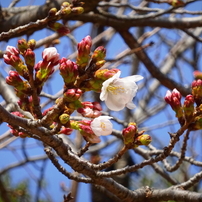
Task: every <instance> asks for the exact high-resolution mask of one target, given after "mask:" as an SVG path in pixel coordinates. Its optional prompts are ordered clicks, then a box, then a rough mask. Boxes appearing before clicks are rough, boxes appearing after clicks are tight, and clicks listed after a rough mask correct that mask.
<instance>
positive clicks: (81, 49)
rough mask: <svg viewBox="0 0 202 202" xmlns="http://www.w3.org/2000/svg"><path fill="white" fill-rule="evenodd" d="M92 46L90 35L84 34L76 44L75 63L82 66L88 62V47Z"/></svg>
mask: <svg viewBox="0 0 202 202" xmlns="http://www.w3.org/2000/svg"><path fill="white" fill-rule="evenodd" d="M91 46H92V40H91V37H90V36H86V37H85V38H84V39H82V41H81V42H80V43H78V45H77V49H78V56H77V60H76V63H77V65H78V66H79V68H81V69H82V68H84V67H86V65H87V64H88V61H89V59H90V57H89V55H90V49H91Z"/></svg>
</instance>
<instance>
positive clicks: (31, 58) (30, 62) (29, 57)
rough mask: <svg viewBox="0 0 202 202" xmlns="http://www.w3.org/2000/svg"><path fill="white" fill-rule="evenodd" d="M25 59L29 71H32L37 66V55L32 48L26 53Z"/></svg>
mask: <svg viewBox="0 0 202 202" xmlns="http://www.w3.org/2000/svg"><path fill="white" fill-rule="evenodd" d="M24 59H25V64H26V65H27V67H28V69H30V70H31V71H32V70H33V68H34V65H35V53H34V52H33V51H32V50H31V49H30V48H28V49H27V50H26V51H25V53H24Z"/></svg>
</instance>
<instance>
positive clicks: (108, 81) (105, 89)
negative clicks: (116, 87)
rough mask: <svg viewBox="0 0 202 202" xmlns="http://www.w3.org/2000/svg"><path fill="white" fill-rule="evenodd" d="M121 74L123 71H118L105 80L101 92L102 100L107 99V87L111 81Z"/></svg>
mask: <svg viewBox="0 0 202 202" xmlns="http://www.w3.org/2000/svg"><path fill="white" fill-rule="evenodd" d="M120 75H121V71H118V72H117V73H116V74H115V75H114V76H112V77H111V78H109V79H107V80H106V81H105V82H103V84H102V89H101V93H100V100H102V101H104V100H106V99H107V96H108V91H107V87H108V86H109V85H110V84H111V83H113V82H114V80H115V79H118V78H119V77H120Z"/></svg>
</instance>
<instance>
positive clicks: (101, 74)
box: [95, 69, 120, 81]
mask: <svg viewBox="0 0 202 202" xmlns="http://www.w3.org/2000/svg"><path fill="white" fill-rule="evenodd" d="M119 71H120V70H119V69H111V70H108V69H99V70H97V71H96V72H95V78H96V79H102V80H104V81H105V80H107V79H109V78H111V77H113V76H114V75H115V74H116V73H117V72H119Z"/></svg>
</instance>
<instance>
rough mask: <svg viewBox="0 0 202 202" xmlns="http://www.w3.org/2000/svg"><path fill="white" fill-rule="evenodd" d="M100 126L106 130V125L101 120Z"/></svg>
mask: <svg viewBox="0 0 202 202" xmlns="http://www.w3.org/2000/svg"><path fill="white" fill-rule="evenodd" d="M100 128H101V129H102V130H103V131H105V130H106V125H105V123H104V122H100Z"/></svg>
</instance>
